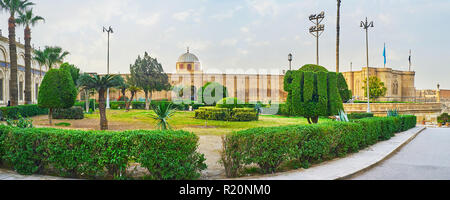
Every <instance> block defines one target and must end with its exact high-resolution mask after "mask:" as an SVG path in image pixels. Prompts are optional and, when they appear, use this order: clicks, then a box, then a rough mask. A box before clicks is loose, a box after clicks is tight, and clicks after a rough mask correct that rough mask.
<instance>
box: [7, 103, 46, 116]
mask: <svg viewBox="0 0 450 200" xmlns="http://www.w3.org/2000/svg"><path fill="white" fill-rule="evenodd" d="M47 114H48V109H47V108H39V107H38V105H21V106H12V107H1V108H0V115H1V116H0V118H1V119H2V120H5V119H18V118H19V115H21V116H22V117H34V116H38V115H47Z"/></svg>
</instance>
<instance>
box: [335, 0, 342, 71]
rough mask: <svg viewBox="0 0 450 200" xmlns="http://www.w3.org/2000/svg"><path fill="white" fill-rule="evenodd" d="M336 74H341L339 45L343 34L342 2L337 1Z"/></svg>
mask: <svg viewBox="0 0 450 200" xmlns="http://www.w3.org/2000/svg"><path fill="white" fill-rule="evenodd" d="M336 34H337V36H336V72H337V73H339V44H340V34H341V0H337V23H336Z"/></svg>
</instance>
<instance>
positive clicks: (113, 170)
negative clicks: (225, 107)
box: [0, 126, 206, 180]
mask: <svg viewBox="0 0 450 200" xmlns="http://www.w3.org/2000/svg"><path fill="white" fill-rule="evenodd" d="M197 146H198V137H197V136H196V135H195V134H193V133H189V132H185V131H140V130H136V131H125V132H105V131H80V130H60V129H49V128H45V129H43V128H29V129H19V128H12V127H8V126H0V161H1V162H3V165H4V166H7V167H10V168H12V169H14V170H16V171H17V172H19V173H21V174H33V173H41V174H51V175H59V176H64V177H72V178H88V179H95V178H99V177H102V178H103V177H110V178H126V177H127V167H129V164H130V162H136V163H140V164H141V167H144V168H146V169H147V170H148V172H149V175H148V176H146V177H139V178H148V179H158V180H161V179H162V180H167V179H197V178H199V176H200V171H201V170H203V169H205V168H206V165H205V164H204V161H205V159H204V156H203V154H199V153H198V152H197Z"/></svg>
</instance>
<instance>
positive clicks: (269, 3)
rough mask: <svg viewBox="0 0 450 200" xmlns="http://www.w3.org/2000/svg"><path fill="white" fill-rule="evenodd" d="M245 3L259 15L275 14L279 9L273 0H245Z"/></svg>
mask: <svg viewBox="0 0 450 200" xmlns="http://www.w3.org/2000/svg"><path fill="white" fill-rule="evenodd" d="M247 3H248V5H249V7H250V8H252V9H253V10H255V11H256V12H257V13H258V14H259V15H261V16H269V15H272V16H273V15H277V14H278V11H279V6H278V4H277V3H276V2H275V1H273V0H247Z"/></svg>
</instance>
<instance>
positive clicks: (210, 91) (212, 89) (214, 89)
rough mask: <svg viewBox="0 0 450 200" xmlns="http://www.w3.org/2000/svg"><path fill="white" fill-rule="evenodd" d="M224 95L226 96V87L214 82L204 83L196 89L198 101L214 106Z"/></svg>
mask: <svg viewBox="0 0 450 200" xmlns="http://www.w3.org/2000/svg"><path fill="white" fill-rule="evenodd" d="M226 97H228V90H227V87H225V86H223V85H222V84H220V83H216V82H209V83H206V84H205V85H204V86H203V87H202V88H201V90H199V91H198V101H199V102H201V103H203V104H205V105H208V106H215V105H216V104H217V102H219V101H220V100H222V99H223V98H226Z"/></svg>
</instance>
